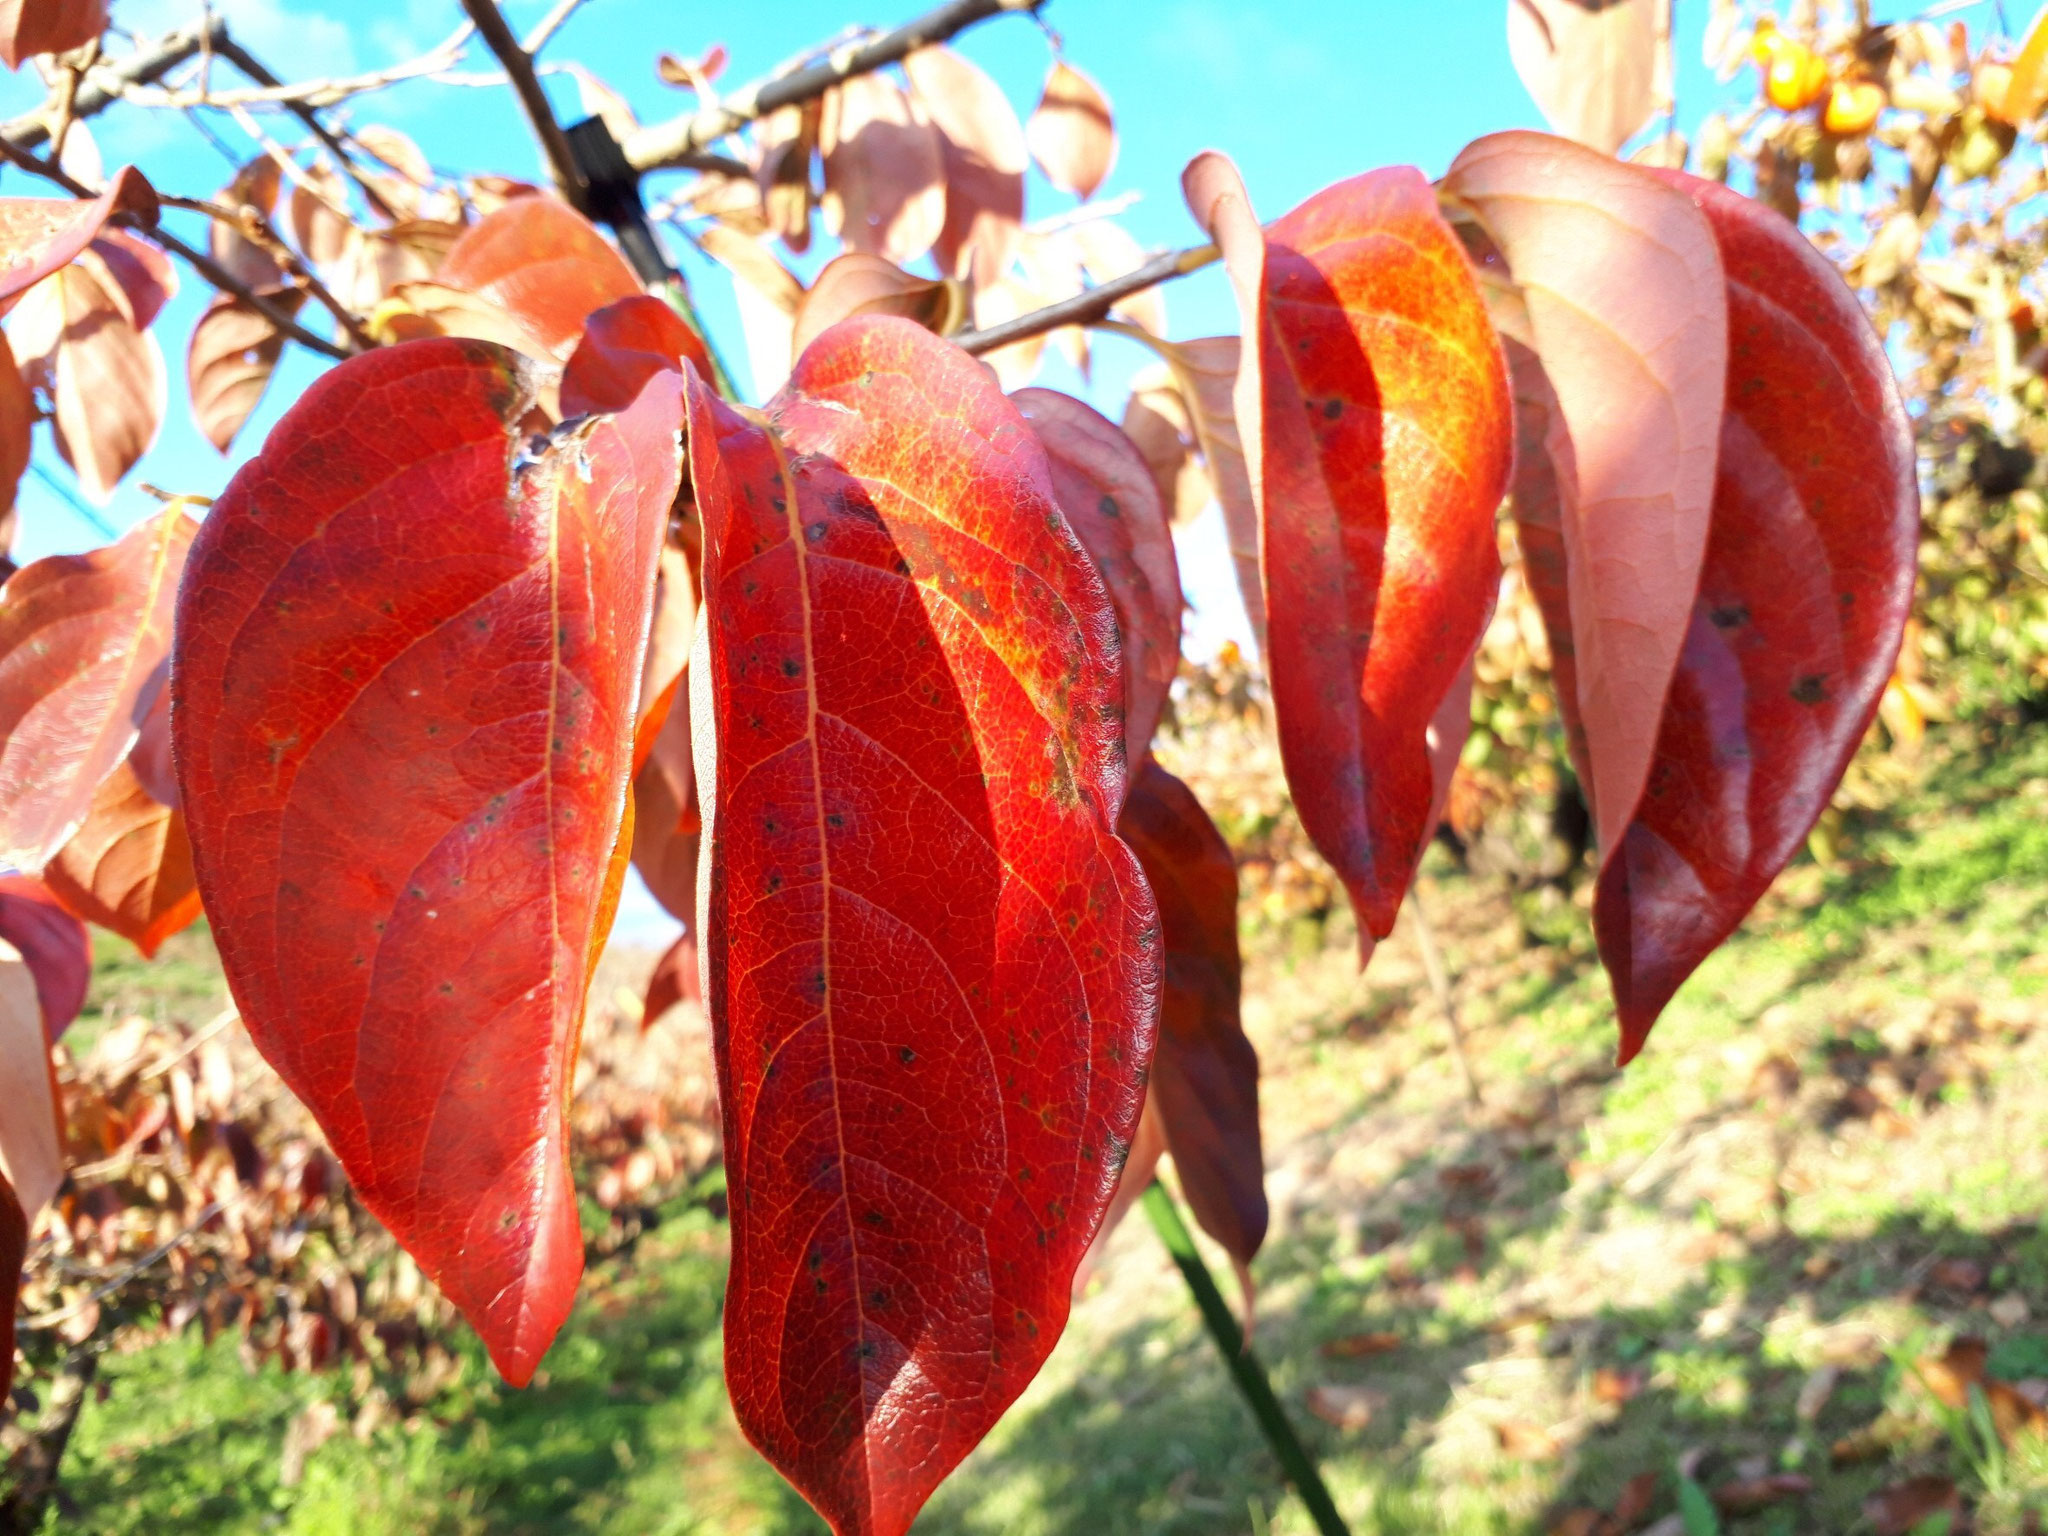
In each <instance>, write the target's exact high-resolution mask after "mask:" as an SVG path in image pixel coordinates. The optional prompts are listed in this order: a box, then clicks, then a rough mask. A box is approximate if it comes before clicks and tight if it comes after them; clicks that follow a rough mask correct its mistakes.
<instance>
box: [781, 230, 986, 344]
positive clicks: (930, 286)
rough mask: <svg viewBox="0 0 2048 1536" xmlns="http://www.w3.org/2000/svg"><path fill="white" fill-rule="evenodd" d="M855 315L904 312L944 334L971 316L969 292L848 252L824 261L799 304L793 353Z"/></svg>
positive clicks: (872, 257) (906, 317) (958, 285)
mask: <svg viewBox="0 0 2048 1536" xmlns="http://www.w3.org/2000/svg"><path fill="white" fill-rule="evenodd" d="M855 315H901V316H902V317H903V318H904V319H905V320H914V321H915V322H917V324H919V325H921V326H923V327H924V328H925V329H926V330H928V331H931V332H933V333H934V334H936V335H940V336H944V335H946V334H947V333H948V332H951V331H956V330H958V329H959V328H960V325H961V323H962V322H963V321H964V320H965V319H966V318H967V291H966V289H965V288H964V287H962V286H961V285H960V284H959V283H957V282H954V281H952V280H950V279H945V280H940V281H934V280H933V279H931V278H929V277H914V276H912V275H911V274H910V273H908V272H906V271H904V270H903V269H902V268H901V267H899V266H897V265H896V264H895V263H894V262H890V261H884V260H883V259H882V258H881V257H880V256H869V255H865V254H863V253H861V252H859V251H848V252H847V253H846V254H845V255H843V256H835V257H833V258H832V259H831V260H830V261H828V262H826V263H825V268H824V270H823V271H822V272H820V273H819V274H818V276H817V280H816V281H815V282H813V283H812V284H811V286H810V289H809V291H808V292H806V293H805V294H804V296H803V298H802V300H801V301H800V302H799V303H798V304H797V307H796V321H795V325H794V327H793V328H792V330H791V333H790V339H789V352H790V356H791V358H792V359H794V358H795V357H796V356H798V355H799V354H800V353H802V351H803V349H804V348H805V347H808V346H809V345H810V344H811V343H812V342H813V341H814V340H816V339H817V338H818V337H819V336H820V335H822V334H823V333H824V332H826V331H828V330H830V329H831V328H832V327H833V326H835V325H837V324H838V323H839V322H840V321H842V320H851V319H852V318H853V317H854V316H855Z"/></svg>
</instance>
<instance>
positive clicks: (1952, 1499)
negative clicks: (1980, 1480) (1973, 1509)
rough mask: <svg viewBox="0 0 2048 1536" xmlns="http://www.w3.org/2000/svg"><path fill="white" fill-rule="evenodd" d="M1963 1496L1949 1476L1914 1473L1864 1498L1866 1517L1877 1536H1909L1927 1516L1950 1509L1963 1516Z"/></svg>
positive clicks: (1953, 1514) (1948, 1512) (1864, 1513)
mask: <svg viewBox="0 0 2048 1536" xmlns="http://www.w3.org/2000/svg"><path fill="white" fill-rule="evenodd" d="M1962 1512H1963V1496H1962V1494H1961V1493H1960V1492H1958V1491H1957V1489H1956V1485H1955V1484H1954V1482H1952V1481H1951V1480H1950V1479H1948V1478H1945V1477H1911V1478H1908V1479H1906V1481H1905V1482H1903V1483H1893V1484H1892V1485H1891V1486H1890V1487H1889V1488H1883V1489H1880V1490H1879V1491H1878V1492H1876V1493H1874V1494H1872V1495H1871V1496H1870V1497H1869V1498H1867V1499H1865V1500H1864V1501H1863V1518H1864V1519H1866V1520H1868V1521H1869V1522H1870V1523H1871V1525H1872V1527H1874V1528H1875V1529H1876V1531H1877V1536H1909V1533H1910V1532H1912V1531H1915V1530H1917V1529H1919V1527H1920V1524H1921V1522H1922V1521H1924V1520H1928V1519H1931V1518H1932V1517H1933V1516H1935V1515H1938V1514H1942V1513H1947V1514H1949V1515H1951V1516H1960V1515H1961V1514H1962Z"/></svg>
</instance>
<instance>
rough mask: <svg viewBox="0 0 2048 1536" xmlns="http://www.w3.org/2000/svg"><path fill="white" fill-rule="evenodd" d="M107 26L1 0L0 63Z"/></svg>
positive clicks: (99, 5) (98, 12) (84, 13)
mask: <svg viewBox="0 0 2048 1536" xmlns="http://www.w3.org/2000/svg"><path fill="white" fill-rule="evenodd" d="M106 29H107V0H0V63H4V64H6V66H7V67H8V68H9V69H15V68H18V67H19V66H20V64H21V61H22V60H23V59H27V58H32V57H33V56H35V55H36V54H39V53H64V52H66V51H68V50H70V49H72V48H82V47H84V46H85V44H87V43H89V42H91V41H92V40H93V39H94V38H96V37H98V36H99V35H100V34H101V33H102V32H104V31H106ZM8 1358H9V1360H10V1361H11V1360H12V1358H13V1357H12V1355H10V1356H9V1357H8ZM0 1395H4V1393H0Z"/></svg>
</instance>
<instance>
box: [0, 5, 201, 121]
mask: <svg viewBox="0 0 2048 1536" xmlns="http://www.w3.org/2000/svg"><path fill="white" fill-rule="evenodd" d="M225 35H226V27H225V25H224V23H222V22H220V21H218V20H216V21H214V22H213V23H212V26H211V30H210V32H209V29H208V28H207V27H206V26H203V25H201V24H199V23H197V22H195V23H194V24H192V25H191V26H189V27H181V28H179V29H178V30H177V31H176V32H172V33H168V34H167V35H166V36H165V37H164V38H163V40H162V41H161V42H159V43H157V44H156V45H155V46H154V47H152V48H149V49H147V50H144V51H141V52H137V53H133V54H130V55H129V56H128V57H127V58H125V59H123V60H121V61H120V62H119V63H116V64H109V63H107V62H106V61H104V60H102V61H101V62H100V63H99V64H98V65H97V66H96V67H94V68H93V69H91V70H89V71H87V73H86V77H85V81H84V83H83V84H82V85H80V86H79V88H78V93H77V94H76V95H75V96H74V97H73V98H72V100H71V117H72V119H73V121H76V120H77V119H79V118H83V117H92V116H94V115H96V114H97V113H100V112H103V111H105V110H106V108H107V105H108V103H109V102H112V101H116V100H118V99H119V98H120V97H121V95H122V94H123V92H124V91H126V90H127V88H128V87H130V86H134V85H154V84H155V83H156V82H157V81H159V80H161V79H162V78H163V77H164V76H165V75H167V74H169V73H170V72H171V71H172V70H174V69H176V68H177V67H178V66H179V65H180V64H182V63H184V62H185V61H186V60H187V59H189V58H191V57H192V56H193V55H194V54H196V53H198V52H199V50H200V48H201V46H202V45H203V44H205V43H206V42H207V39H208V37H209V36H210V37H211V38H212V44H211V46H213V47H215V48H218V47H219V46H220V39H221V38H222V37H224V36H225ZM0 138H4V139H6V140H7V142H8V143H10V144H12V145H13V146H14V147H15V148H16V149H24V150H32V149H35V148H37V147H39V146H40V145H43V144H47V143H49V142H50V121H49V117H48V108H47V106H46V107H43V108H39V109H38V110H36V111H34V112H30V113H28V114H26V115H25V116H22V117H17V118H15V119H13V120H12V121H11V122H7V123H0Z"/></svg>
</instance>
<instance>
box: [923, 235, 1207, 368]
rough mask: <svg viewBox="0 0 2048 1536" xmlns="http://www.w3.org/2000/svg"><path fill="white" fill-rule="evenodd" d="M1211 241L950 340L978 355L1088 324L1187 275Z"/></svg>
mask: <svg viewBox="0 0 2048 1536" xmlns="http://www.w3.org/2000/svg"><path fill="white" fill-rule="evenodd" d="M1217 255H1218V253H1217V250H1216V247H1215V246H1213V245H1198V246H1195V247H1194V248H1193V249H1191V250H1186V251H1168V252H1167V253H1166V254H1165V255H1163V256H1155V257H1153V258H1152V259H1151V260H1150V261H1148V262H1146V263H1145V265H1143V266H1142V267H1139V268H1137V269H1136V270H1135V271H1131V272H1126V273H1125V274H1124V275H1123V276H1122V277H1117V278H1112V279H1110V280H1109V281H1108V282H1106V283H1098V284H1096V286H1095V287H1093V288H1090V289H1087V290H1085V291H1084V292H1081V293H1077V294H1075V295H1074V296H1073V297H1072V298H1071V299H1062V300H1060V302H1059V303H1057V304H1048V305H1046V307H1045V308H1043V309H1034V310H1032V311H1031V312H1030V313H1029V314H1023V315H1019V316H1017V318H1016V319H1014V320H1005V321H1004V322H1003V323H1002V324H1001V325H992V326H990V327H989V328H988V329H987V330H985V331H962V332H960V334H958V335H957V336H955V337H953V341H954V342H955V343H956V344H957V345H959V346H960V347H961V348H962V349H963V350H965V351H967V352H971V353H973V354H974V355H975V356H976V357H979V356H980V355H981V354H982V353H984V352H993V351H995V350H996V348H998V347H1007V346H1009V345H1010V343H1012V342H1015V341H1028V340H1029V339H1030V338H1031V337H1033V336H1043V335H1044V334H1045V333H1046V332H1047V331H1056V330H1058V329H1059V328H1060V327H1061V326H1063V325H1087V324H1089V323H1090V322H1092V321H1097V320H1100V319H1102V318H1103V317H1104V316H1105V315H1107V314H1108V313H1109V312H1110V309H1111V308H1112V307H1113V306H1115V305H1117V304H1119V303H1121V302H1122V301H1123V300H1125V299H1128V298H1129V297H1130V296H1131V295H1132V294H1134V293H1143V292H1144V291H1145V290H1146V289H1147V288H1154V287H1157V286H1158V285H1159V284H1161V283H1164V282H1169V281H1171V280H1172V279H1174V278H1176V277H1186V276H1187V275H1188V274H1189V273H1190V272H1198V271H1200V270H1201V269H1202V268H1203V267H1206V266H1208V265H1210V264H1211V263H1212V262H1214V261H1215V260H1216V259H1217Z"/></svg>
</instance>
